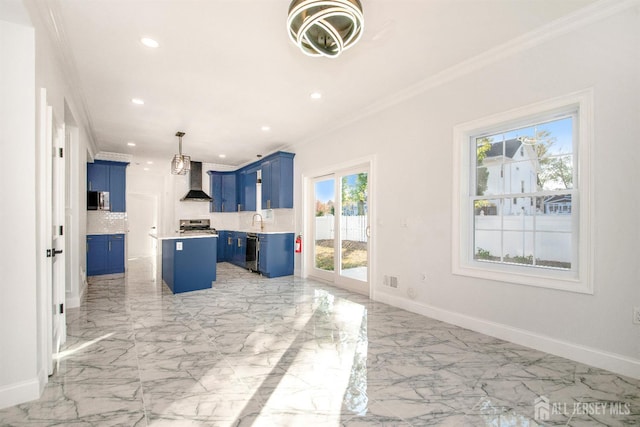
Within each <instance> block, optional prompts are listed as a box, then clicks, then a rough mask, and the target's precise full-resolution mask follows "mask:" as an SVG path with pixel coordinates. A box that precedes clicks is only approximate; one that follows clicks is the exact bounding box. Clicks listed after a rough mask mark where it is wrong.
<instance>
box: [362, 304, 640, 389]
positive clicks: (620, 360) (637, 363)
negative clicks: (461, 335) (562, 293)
mask: <svg viewBox="0 0 640 427" xmlns="http://www.w3.org/2000/svg"><path fill="white" fill-rule="evenodd" d="M375 296H376V301H380V302H384V303H386V304H389V305H392V306H394V307H398V308H402V309H404V310H407V311H410V312H412V313H417V314H421V315H423V316H427V317H431V318H433V319H436V320H440V321H442V322H446V323H451V324H453V325H456V326H460V327H462V328H466V329H470V330H472V331H476V332H480V333H482V334H485V335H490V336H492V337H495V338H499V339H502V340H505V341H509V342H513V343H516V344H520V345H522V346H525V347H529V348H533V349H535V350H540V351H544V352H545V353H550V354H554V355H556V356H560V357H564V358H567V359H570V360H574V361H576V362H580V363H584V364H586V365H590V366H595V367H597V368H601V369H606V370H608V371H611V372H615V373H616V374H620V375H625V376H628V377H631V378H636V379H640V360H639V359H633V358H630V357H627V356H622V355H619V354H615V353H610V352H606V351H603V350H599V349H596V348H591V347H587V346H583V345H580V344H575V343H571V342H567V341H562V340H558V339H555V338H551V337H548V336H544V335H540V334H537V333H535V332H531V331H527V330H524V329H519V328H514V327H511V326H508V325H504V324H501V323H495V322H491V321H487V320H484V319H479V318H476V317H471V316H467V315H465V314H461V313H456V312H453V311H449V310H444V309H441V308H437V307H433V306H430V305H426V304H421V303H418V302H416V301H410V300H407V299H404V298H399V297H397V296H394V295H389V294H387V293H383V292H376V294H375Z"/></svg>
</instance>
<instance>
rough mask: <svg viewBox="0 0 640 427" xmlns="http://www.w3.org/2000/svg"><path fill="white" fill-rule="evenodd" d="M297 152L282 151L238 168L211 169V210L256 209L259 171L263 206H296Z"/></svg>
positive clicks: (277, 207)
mask: <svg viewBox="0 0 640 427" xmlns="http://www.w3.org/2000/svg"><path fill="white" fill-rule="evenodd" d="M294 156H295V154H293V153H285V152H283V151H278V152H276V153H273V154H271V155H269V156H267V157H265V158H264V159H261V160H259V161H257V162H254V163H251V164H250V165H247V166H245V167H243V168H242V169H238V170H237V171H235V172H218V171H209V172H208V173H209V176H210V185H211V193H212V196H211V197H212V198H213V200H212V202H211V205H210V207H209V212H241V211H256V210H257V206H256V194H257V192H256V184H257V183H258V171H259V170H260V171H261V176H262V198H261V205H262V206H261V208H262V209H279V208H280V209H282V208H288V209H291V208H293V157H294Z"/></svg>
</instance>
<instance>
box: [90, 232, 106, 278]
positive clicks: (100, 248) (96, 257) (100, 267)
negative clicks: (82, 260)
mask: <svg viewBox="0 0 640 427" xmlns="http://www.w3.org/2000/svg"><path fill="white" fill-rule="evenodd" d="M108 239H109V236H108V235H106V234H92V235H88V236H87V276H97V275H100V274H107V258H108V248H109V245H108V241H109V240H108Z"/></svg>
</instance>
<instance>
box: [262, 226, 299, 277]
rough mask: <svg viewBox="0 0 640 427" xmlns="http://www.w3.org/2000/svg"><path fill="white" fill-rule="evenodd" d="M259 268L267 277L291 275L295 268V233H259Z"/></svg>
mask: <svg viewBox="0 0 640 427" xmlns="http://www.w3.org/2000/svg"><path fill="white" fill-rule="evenodd" d="M258 239H259V241H260V257H259V261H258V270H259V271H260V274H262V275H263V276H266V277H269V278H271V277H280V276H290V275H292V274H293V268H294V256H293V255H294V254H293V251H294V243H293V240H294V239H293V233H277V234H263V233H259V234H258Z"/></svg>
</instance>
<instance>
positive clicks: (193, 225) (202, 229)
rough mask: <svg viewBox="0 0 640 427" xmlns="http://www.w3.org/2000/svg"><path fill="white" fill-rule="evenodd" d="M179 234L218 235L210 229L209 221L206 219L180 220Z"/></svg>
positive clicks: (214, 230) (213, 229)
mask: <svg viewBox="0 0 640 427" xmlns="http://www.w3.org/2000/svg"><path fill="white" fill-rule="evenodd" d="M180 233H182V234H188V235H191V236H193V235H198V234H218V231H217V230H216V229H215V228H211V221H210V220H208V219H181V220H180Z"/></svg>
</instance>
